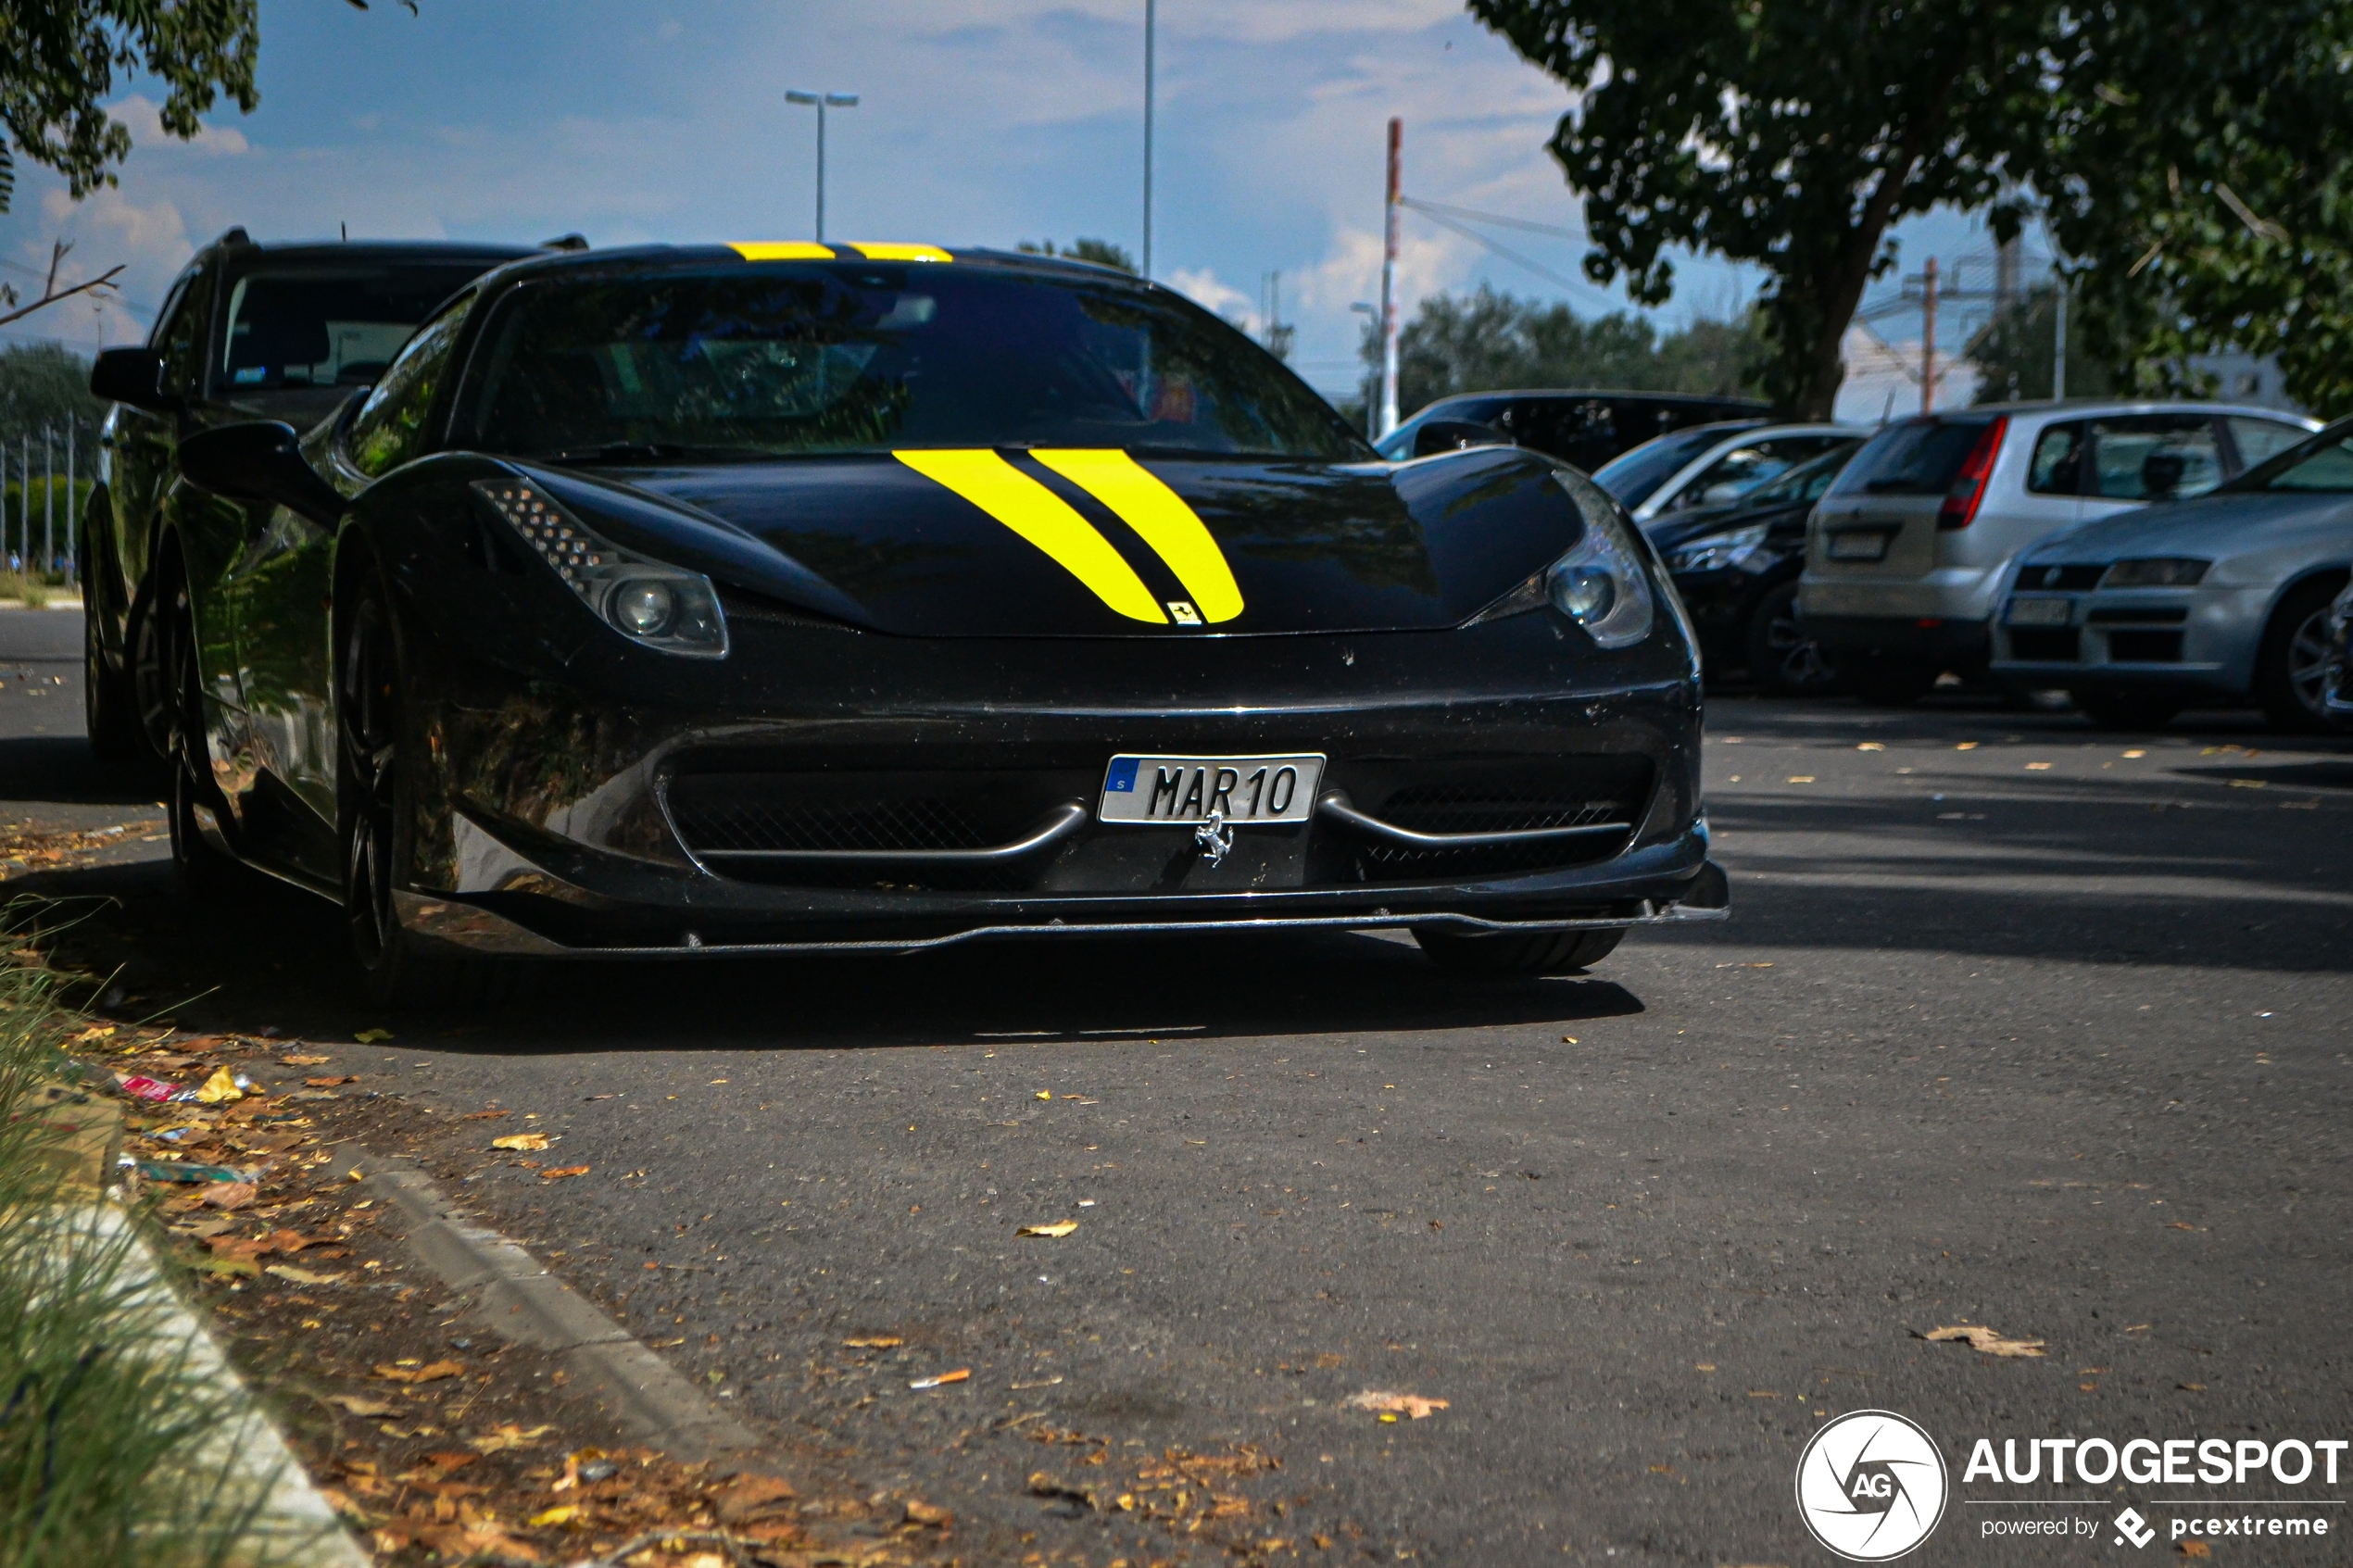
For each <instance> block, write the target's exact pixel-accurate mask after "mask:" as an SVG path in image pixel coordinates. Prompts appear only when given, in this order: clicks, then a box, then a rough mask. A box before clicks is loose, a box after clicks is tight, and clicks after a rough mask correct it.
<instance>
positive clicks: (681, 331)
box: [453, 262, 1372, 461]
mask: <svg viewBox="0 0 2353 1568" xmlns="http://www.w3.org/2000/svg"><path fill="white" fill-rule="evenodd" d="M472 364H473V370H472V374H471V376H470V378H469V379H470V381H471V382H472V385H471V386H470V387H469V388H468V389H467V391H466V393H465V395H464V402H463V406H462V409H461V411H460V413H459V417H458V420H457V421H456V423H455V426H454V427H453V434H454V438H455V439H456V440H458V441H459V442H466V441H471V442H472V444H473V445H477V446H479V447H480V448H482V449H483V450H485V451H492V452H502V453H509V454H512V455H516V456H522V457H536V458H557V457H566V458H591V457H606V458H620V459H623V460H632V459H639V458H670V457H676V458H697V457H709V458H731V457H745V458H760V457H785V456H795V455H801V454H818V453H841V452H882V451H889V450H892V449H894V448H906V447H925V446H941V447H969V446H1024V445H1072V446H1124V447H1128V448H1132V449H1138V450H1150V449H1158V450H1164V451H1174V452H1196V453H1248V454H1252V455H1254V456H1269V457H1286V458H1324V459H1333V460H1340V461H1354V460H1362V459H1366V458H1370V457H1371V456H1372V453H1371V451H1370V449H1369V448H1368V447H1366V446H1365V444H1364V443H1363V441H1362V440H1361V439H1360V438H1358V437H1357V436H1356V435H1355V433H1353V432H1352V431H1351V430H1350V429H1349V428H1348V426H1347V425H1346V424H1345V423H1343V422H1342V421H1341V420H1340V416H1339V415H1338V414H1336V413H1334V412H1333V411H1332V409H1331V408H1330V406H1329V405H1328V404H1327V403H1325V402H1324V400H1323V399H1322V398H1320V397H1318V396H1316V395H1315V393H1314V392H1312V391H1310V390H1309V389H1308V388H1307V386H1306V384H1305V383H1302V382H1301V381H1300V380H1299V379H1298V378H1297V377H1296V376H1294V375H1292V374H1291V373H1290V370H1287V369H1285V368H1284V366H1283V365H1282V363H1281V361H1279V360H1277V359H1276V358H1274V357H1273V356H1272V355H1270V354H1268V353H1266V352H1265V350H1264V349H1262V348H1260V347H1258V346H1257V345H1255V344H1252V342H1251V341H1250V340H1249V339H1248V338H1246V337H1244V336H1242V335H1241V334H1240V333H1239V332H1236V331H1235V330H1234V329H1233V328H1231V327H1229V326H1227V325H1226V324H1225V323H1224V322H1222V321H1219V320H1217V319H1216V318H1214V317H1213V316H1211V315H1209V314H1208V313H1207V312H1206V311H1203V310H1202V309H1200V308H1199V307H1194V306H1191V305H1189V304H1186V303H1185V302H1183V301H1181V300H1179V299H1176V298H1175V297H1173V296H1171V295H1164V294H1161V293H1158V292H1152V293H1147V292H1146V291H1145V290H1144V289H1143V288H1141V287H1139V286H1138V285H1136V284H1134V283H1131V282H1126V281H1124V280H1120V279H1115V278H1104V279H1101V280H1096V279H1093V278H1056V277H1038V276H1036V275H1025V274H1021V273H1011V272H1005V271H1000V270H996V269H993V268H988V267H980V266H960V265H957V264H955V263H934V264H929V265H916V266H876V265H875V264H873V263H871V262H863V263H848V264H844V263H823V262H814V263H798V264H776V263H764V264H758V265H749V266H733V267H718V268H713V269H711V270H708V271H696V272H666V273H661V274H658V275H650V276H635V277H619V278H615V277H586V278H582V279H580V280H578V281H572V280H564V279H558V280H551V281H547V282H532V283H526V284H524V285H522V286H521V287H519V288H517V289H516V290H515V291H514V292H512V293H511V294H510V295H508V296H507V298H506V300H505V301H504V302H503V303H502V305H501V307H500V311H499V315H498V317H497V320H495V321H494V322H493V323H492V324H491V326H490V327H489V328H488V329H487V330H486V331H485V333H484V340H483V346H482V347H480V348H478V349H477V350H476V351H475V353H474V355H473V359H472Z"/></svg>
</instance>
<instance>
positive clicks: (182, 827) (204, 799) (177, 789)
mask: <svg viewBox="0 0 2353 1568" xmlns="http://www.w3.org/2000/svg"><path fill="white" fill-rule="evenodd" d="M163 581H164V584H165V592H164V593H163V594H162V595H161V596H160V600H159V602H158V603H157V606H156V607H155V608H154V609H153V610H152V611H151V612H150V614H149V615H148V617H147V619H148V620H150V621H155V622H157V639H156V641H157V645H158V648H159V653H158V658H157V665H158V667H159V679H158V683H157V684H158V685H159V687H160V689H161V690H163V691H164V692H166V693H169V694H170V701H169V702H168V703H167V704H166V708H165V711H166V714H167V719H166V723H165V734H166V739H165V742H164V746H165V751H164V762H165V766H166V767H167V768H169V769H170V779H171V796H170V813H171V814H170V822H171V863H172V866H173V868H174V869H175V870H177V871H178V872H179V873H180V878H181V881H182V883H184V884H186V886H187V888H188V891H189V892H190V893H192V894H194V895H195V896H196V897H198V898H200V899H206V900H218V899H220V898H224V897H233V895H235V894H236V893H237V892H238V891H240V889H241V888H242V886H243V883H244V876H243V871H242V868H240V867H239V866H238V864H237V862H236V861H235V860H233V859H231V858H230V857H229V856H227V855H224V854H223V853H221V851H220V848H219V847H217V846H215V845H214V844H213V843H211V842H210V841H209V840H208V839H207V838H206V837H205V834H204V828H203V824H202V823H201V822H199V820H198V818H197V810H198V809H199V808H202V809H204V810H206V811H208V812H210V813H211V814H212V818H213V822H214V827H215V831H219V827H220V812H221V808H222V805H223V802H222V801H221V798H220V790H219V789H218V788H217V787H216V786H215V785H214V784H213V780H212V747H211V746H210V744H209V743H208V741H207V740H206V738H205V723H204V677H203V674H202V666H201V664H200V663H199V662H198V660H197V657H196V627H195V617H194V616H193V615H191V614H190V613H189V606H188V588H187V584H186V583H185V582H184V581H183V580H182V578H181V576H180V573H179V570H178V567H177V564H176V563H175V564H173V565H172V567H171V568H170V571H168V572H167V573H166V575H165V577H164V579H163Z"/></svg>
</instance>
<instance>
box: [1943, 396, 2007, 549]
mask: <svg viewBox="0 0 2353 1568" xmlns="http://www.w3.org/2000/svg"><path fill="white" fill-rule="evenodd" d="M2009 428H2010V421H2009V419H2008V417H2007V415H2006V416H2004V417H2002V418H2000V419H1996V420H1994V422H1993V423H1991V424H1989V425H1987V426H1986V427H1985V430H1984V432H1983V433H1982V434H1980V435H1979V436H1978V438H1977V445H1974V446H1972V447H1970V448H1969V456H1968V457H1967V458H1963V459H1962V461H1961V471H1960V472H1959V473H1957V474H1956V475H1955V476H1954V478H1953V488H1951V489H1950V490H1947V491H1946V492H1944V505H1943V506H1941V507H1939V508H1936V526H1937V527H1939V528H1967V527H1968V526H1969V524H1970V523H1971V522H1972V521H1975V520H1976V517H1977V508H1978V507H1979V506H1980V505H1981V504H1982V503H1983V501H1984V499H1985V482H1986V481H1987V480H1988V479H1990V478H1992V477H1993V473H1994V454H1995V453H1997V452H1999V451H2000V450H2001V449H2002V436H2003V434H2004V433H2006V432H2007V431H2008V429H2009Z"/></svg>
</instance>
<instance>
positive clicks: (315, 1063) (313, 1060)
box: [278, 1056, 334, 1067]
mask: <svg viewBox="0 0 2353 1568" xmlns="http://www.w3.org/2000/svg"><path fill="white" fill-rule="evenodd" d="M332 1060H334V1059H333V1057H324V1056H282V1057H280V1058H279V1059H278V1065H279V1066H281V1067H324V1066H326V1065H327V1063H328V1062H330V1061H332Z"/></svg>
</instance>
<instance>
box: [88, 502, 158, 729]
mask: <svg viewBox="0 0 2353 1568" xmlns="http://www.w3.org/2000/svg"><path fill="white" fill-rule="evenodd" d="M89 548H90V539H89V535H88V534H86V533H85V534H84V535H83V536H82V551H83V559H84V560H85V561H86V560H88V558H89V556H88V552H89ZM84 570H85V571H86V570H88V569H87V568H86V567H85V568H84ZM102 620H103V616H102V614H101V612H100V609H99V607H98V596H97V592H96V590H95V588H94V587H92V586H86V585H85V587H84V589H83V594H82V727H83V728H84V729H85V730H87V731H88V732H89V735H90V750H91V754H92V755H93V756H94V757H96V758H97V759H98V760H99V761H101V762H107V763H112V764H115V765H117V766H124V765H131V764H136V763H140V762H145V761H147V760H149V759H152V757H153V756H154V753H153V751H152V750H150V749H149V747H148V746H147V737H146V736H145V734H143V733H142V732H141V730H140V728H139V717H138V710H137V709H135V708H134V707H133V706H132V697H131V675H130V671H127V670H116V669H112V668H110V667H109V666H108V665H107V651H106V644H105V642H104V640H103V634H102V633H100V631H99V629H98V628H99V625H100V622H101V621H102Z"/></svg>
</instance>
